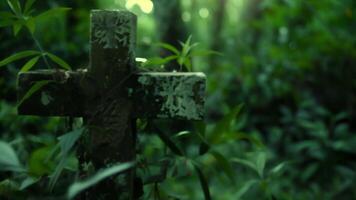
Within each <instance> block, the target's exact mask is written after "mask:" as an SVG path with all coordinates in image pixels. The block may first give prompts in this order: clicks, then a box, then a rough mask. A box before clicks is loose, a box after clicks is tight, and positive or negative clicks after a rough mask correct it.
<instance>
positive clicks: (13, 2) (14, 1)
mask: <svg viewBox="0 0 356 200" xmlns="http://www.w3.org/2000/svg"><path fill="white" fill-rule="evenodd" d="M7 4H8V5H9V7H10V8H11V10H12V11H13V12H14V13H15V14H16V15H17V16H21V5H20V2H19V0H7Z"/></svg>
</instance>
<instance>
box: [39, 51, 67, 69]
mask: <svg viewBox="0 0 356 200" xmlns="http://www.w3.org/2000/svg"><path fill="white" fill-rule="evenodd" d="M45 55H47V56H48V57H49V58H50V59H51V60H52V61H53V62H55V63H57V64H58V65H59V66H60V67H62V68H64V69H66V70H71V67H70V66H69V65H68V63H66V62H65V61H64V60H62V59H61V58H59V57H58V56H56V55H54V54H51V53H48V52H47V53H45Z"/></svg>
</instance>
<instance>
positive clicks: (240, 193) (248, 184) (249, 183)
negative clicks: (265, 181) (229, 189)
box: [234, 180, 258, 199]
mask: <svg viewBox="0 0 356 200" xmlns="http://www.w3.org/2000/svg"><path fill="white" fill-rule="evenodd" d="M256 183H258V180H249V181H247V182H246V183H245V184H244V185H243V186H242V187H241V188H240V189H239V190H238V192H237V193H236V195H234V197H235V198H236V199H241V197H242V196H243V195H244V194H246V192H247V191H248V190H249V189H250V188H251V187H252V186H253V185H255V184H256Z"/></svg>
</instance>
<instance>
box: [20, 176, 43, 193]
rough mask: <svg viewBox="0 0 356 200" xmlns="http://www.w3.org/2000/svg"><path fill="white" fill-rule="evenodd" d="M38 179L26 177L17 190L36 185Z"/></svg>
mask: <svg viewBox="0 0 356 200" xmlns="http://www.w3.org/2000/svg"><path fill="white" fill-rule="evenodd" d="M40 179H41V178H40V177H32V176H28V177H27V178H26V179H25V180H23V181H22V183H21V185H20V188H19V190H24V189H26V188H28V187H30V186H31V185H33V184H35V183H37V182H38V181H39V180H40Z"/></svg>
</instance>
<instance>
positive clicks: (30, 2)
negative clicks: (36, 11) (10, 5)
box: [24, 0, 36, 15]
mask: <svg viewBox="0 0 356 200" xmlns="http://www.w3.org/2000/svg"><path fill="white" fill-rule="evenodd" d="M35 1H36V0H27V1H26V4H25V10H24V14H25V15H28V14H29V12H30V11H31V8H32V5H33V4H34V3H35Z"/></svg>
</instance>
